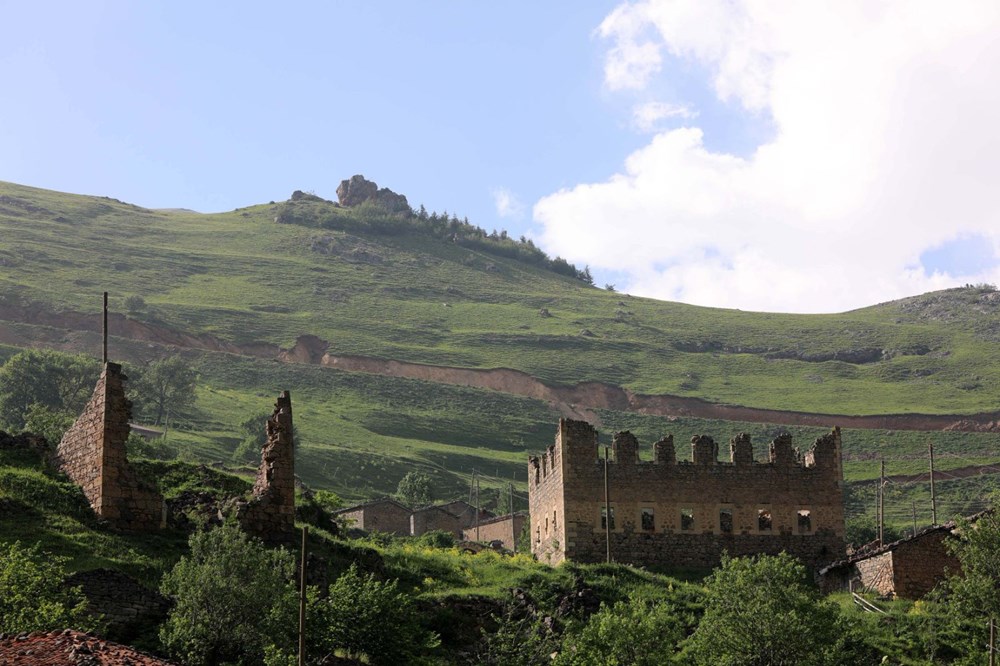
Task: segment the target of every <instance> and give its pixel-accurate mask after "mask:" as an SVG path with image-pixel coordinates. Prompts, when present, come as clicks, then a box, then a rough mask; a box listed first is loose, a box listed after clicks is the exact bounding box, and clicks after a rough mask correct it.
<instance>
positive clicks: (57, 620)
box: [0, 541, 96, 634]
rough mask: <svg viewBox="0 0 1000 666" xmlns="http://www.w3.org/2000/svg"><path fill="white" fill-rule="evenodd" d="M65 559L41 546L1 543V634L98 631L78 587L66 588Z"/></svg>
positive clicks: (18, 542) (17, 542)
mask: <svg viewBox="0 0 1000 666" xmlns="http://www.w3.org/2000/svg"><path fill="white" fill-rule="evenodd" d="M65 563H66V558H63V557H54V556H52V555H50V554H48V553H42V552H41V550H40V548H39V546H38V544H35V545H34V546H30V547H26V546H22V545H21V542H20V541H15V542H14V543H8V544H0V633H4V634H19V633H24V632H29V631H52V630H55V629H66V628H74V629H83V630H90V629H94V628H95V624H96V623H95V622H94V620H93V618H91V617H90V616H88V615H87V612H86V607H87V600H86V599H85V598H84V596H83V594H82V593H81V592H80V588H78V587H66V586H65V585H64V583H63V581H64V580H65V578H66V572H65V570H64V569H63V566H64V564H65Z"/></svg>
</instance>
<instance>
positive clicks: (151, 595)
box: [66, 569, 170, 640]
mask: <svg viewBox="0 0 1000 666" xmlns="http://www.w3.org/2000/svg"><path fill="white" fill-rule="evenodd" d="M66 585H67V586H68V587H77V586H79V587H80V590H81V591H82V592H83V596H84V597H86V599H87V611H88V612H89V613H91V614H92V615H96V616H100V617H102V619H103V622H104V623H105V624H106V625H107V631H108V637H110V638H114V639H116V640H130V639H132V638H135V636H136V635H138V634H139V632H141V631H142V630H143V629H148V628H149V627H150V626H155V625H157V624H160V623H161V622H162V621H163V620H164V619H165V618H166V615H167V610H169V608H170V601H169V600H168V599H167V598H166V597H164V596H163V595H162V594H160V593H159V592H157V591H155V590H151V589H149V588H147V587H144V586H142V585H141V584H140V583H139V581H137V580H135V579H134V578H131V577H130V576H127V575H125V574H123V573H121V572H120V571H114V570H112V569H94V570H91V571H81V572H77V573H74V574H72V575H70V576H68V577H67V579H66Z"/></svg>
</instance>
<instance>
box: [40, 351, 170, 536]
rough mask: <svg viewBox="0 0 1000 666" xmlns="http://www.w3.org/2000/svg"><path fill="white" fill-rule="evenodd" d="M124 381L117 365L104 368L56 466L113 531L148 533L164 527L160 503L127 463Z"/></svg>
mask: <svg viewBox="0 0 1000 666" xmlns="http://www.w3.org/2000/svg"><path fill="white" fill-rule="evenodd" d="M126 379H127V377H125V375H124V374H123V373H122V368H121V366H120V365H118V364H117V363H107V364H105V366H104V372H102V373H101V378H100V379H99V380H98V382H97V386H96V387H95V388H94V395H93V397H91V399H90V402H88V403H87V406H86V407H84V410H83V413H82V414H81V415H80V417H79V418H78V419H77V420H76V422H75V423H73V425H72V427H70V429H69V430H67V431H66V434H65V435H63V438H62V440H61V441H60V442H59V446H58V447H57V448H56V454H55V462H56V465H57V466H58V467H59V469H60V470H61V471H62V472H64V473H65V474H66V475H67V476H69V478H70V479H72V480H73V482H74V483H77V484H79V485H80V487H81V488H82V489H83V494H84V495H85V496H86V497H87V500H88V501H89V502H90V506H91V507H92V508H93V509H94V512H95V513H97V515H98V516H100V517H101V518H103V519H104V520H106V521H107V522H108V523H109V524H110V525H111V526H112V527H113V528H115V529H119V530H124V531H150V530H155V529H157V528H160V527H163V526H164V523H165V511H164V503H163V497H162V496H161V495H160V494H159V492H157V491H156V489H155V488H153V487H151V486H149V485H148V484H146V483H144V482H143V481H141V480H140V479H139V477H138V476H137V475H136V473H135V470H133V469H132V467H131V466H130V465H129V464H128V460H127V459H126V454H125V442H126V440H128V434H129V420H130V418H131V416H132V403H131V402H129V401H128V400H127V399H126V398H125V384H124V382H125V380H126Z"/></svg>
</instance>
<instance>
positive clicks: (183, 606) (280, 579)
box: [160, 525, 297, 666]
mask: <svg viewBox="0 0 1000 666" xmlns="http://www.w3.org/2000/svg"><path fill="white" fill-rule="evenodd" d="M189 545H190V548H191V554H190V555H188V556H186V557H183V558H181V560H180V562H178V563H177V564H176V565H175V566H174V568H173V569H172V570H171V571H170V572H168V573H167V574H166V575H165V576H164V577H163V582H162V584H161V588H160V589H161V592H163V593H164V594H165V595H167V596H169V597H172V598H173V599H174V602H175V606H174V607H173V608H172V609H171V611H170V614H169V615H168V617H167V621H166V622H165V623H164V624H163V626H162V627H161V629H160V640H161V641H162V642H163V645H164V646H165V647H166V648H167V650H168V651H169V652H170V653H171V654H172V655H173V656H174V657H176V658H177V659H178V660H180V661H182V662H183V663H185V664H191V665H192V666H198V665H206V666H211V665H214V664H220V663H227V662H232V663H239V664H258V663H261V662H262V661H263V659H264V651H265V648H267V647H268V646H270V645H274V644H277V645H287V644H290V643H292V642H293V639H292V638H291V637H292V636H294V633H293V632H294V627H295V626H296V625H295V620H294V618H295V615H296V607H297V606H296V593H295V587H294V585H293V584H292V582H291V581H292V578H293V574H294V571H295V563H294V558H293V557H292V555H291V554H289V553H288V552H287V551H285V550H284V549H279V550H270V549H268V548H266V547H264V545H263V544H261V543H260V542H259V541H257V540H256V539H251V538H249V537H248V536H247V535H246V534H244V533H243V532H242V531H240V529H239V528H238V527H236V526H234V525H225V526H223V527H220V528H217V529H214V530H211V531H209V532H197V533H195V534H193V535H192V536H191V538H190V540H189Z"/></svg>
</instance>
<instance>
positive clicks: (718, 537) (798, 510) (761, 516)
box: [528, 419, 845, 570]
mask: <svg viewBox="0 0 1000 666" xmlns="http://www.w3.org/2000/svg"><path fill="white" fill-rule="evenodd" d="M612 448H613V451H614V457H613V459H612V460H611V461H610V462H609V463H608V487H609V493H608V494H609V499H610V502H609V504H610V514H611V515H610V517H611V521H610V522H611V525H610V527H611V558H612V559H613V560H614V561H616V562H623V563H628V564H635V565H643V566H651V565H652V566H661V567H667V568H675V569H698V570H704V569H709V568H712V567H714V566H716V565H717V564H718V563H719V560H720V558H721V555H722V553H723V552H728V553H729V554H730V555H731V556H734V557H736V556H744V555H755V554H759V553H767V554H777V553H780V552H782V551H785V552H788V553H789V554H791V555H794V556H796V557H798V558H800V559H801V560H802V561H803V562H804V563H806V565H807V566H809V567H811V568H813V569H815V568H818V567H819V566H821V565H823V564H826V563H828V562H831V561H833V560H835V559H838V558H840V557H843V555H844V551H845V544H844V508H843V472H842V468H841V460H840V430H839V429H837V428H834V429H833V431H832V432H831V433H830V434H828V435H825V436H823V437H820V438H819V439H817V440H816V442H815V444H813V446H812V448H811V449H810V450H809V451H807V452H805V453H804V454H799V452H798V451H797V450H795V449H793V448H792V440H791V437H789V436H787V435H782V436H779V437H778V438H776V439H775V440H774V441H773V442H771V444H770V455H769V459H768V461H767V462H757V461H755V460H754V458H753V447H752V443H751V441H750V437H749V436H747V435H746V434H740V435H738V436H736V437H734V438H733V439H732V441H731V442H730V451H731V456H730V461H729V462H719V461H718V460H717V458H718V448H719V447H718V444H717V443H716V442H715V441H714V440H713V439H712V438H711V437H706V436H697V437H694V438H692V461H691V462H678V461H677V457H676V452H675V449H674V443H673V438H672V436H669V435H668V436H667V437H664V438H663V439H661V440H660V441H658V442H656V443H655V444H654V445H653V461H652V462H645V461H640V460H639V455H638V442H637V441H636V438H635V437H634V436H633V435H632V434H631V433H629V432H620V433H616V434H615V435H614V439H613V444H612ZM528 477H529V478H528V501H529V506H530V518H531V531H532V534H531V539H532V552H533V553H534V554H535V556H536V557H538V559H540V560H542V561H545V562H549V563H552V564H556V563H558V562H562V561H563V560H565V559H572V560H576V561H580V562H602V561H604V559H605V556H606V541H605V539H606V535H605V520H606V517H605V515H604V506H605V504H604V461H603V460H602V459H601V458H600V457H599V453H598V441H597V431H596V430H595V429H594V428H593V427H592V426H591V425H590V424H589V423H586V422H584V421H573V420H569V419H562V420H560V422H559V429H558V432H557V434H556V440H555V443H554V444H553V445H552V446H550V447H549V448H548V449H547V450H546V451H545V452H544V453H543V454H542V455H541V456H539V457H532V458H531V459H530V461H529V463H528Z"/></svg>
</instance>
